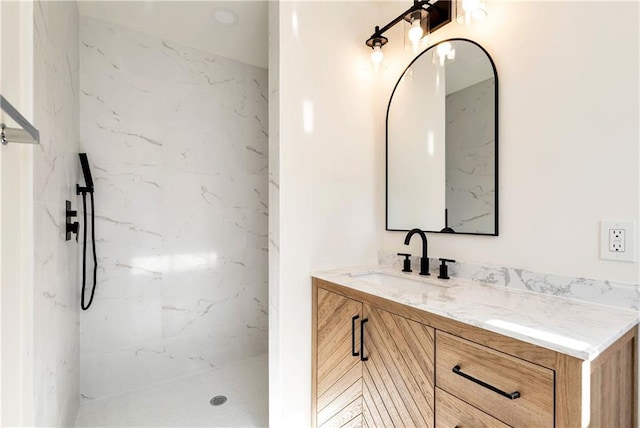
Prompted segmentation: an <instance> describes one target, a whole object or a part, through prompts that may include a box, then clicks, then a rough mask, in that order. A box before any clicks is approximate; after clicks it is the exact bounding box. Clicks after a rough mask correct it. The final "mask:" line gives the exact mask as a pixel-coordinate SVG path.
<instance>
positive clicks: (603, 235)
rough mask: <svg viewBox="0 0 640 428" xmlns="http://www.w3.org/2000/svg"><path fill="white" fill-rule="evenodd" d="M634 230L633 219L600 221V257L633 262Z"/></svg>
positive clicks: (634, 259)
mask: <svg viewBox="0 0 640 428" xmlns="http://www.w3.org/2000/svg"><path fill="white" fill-rule="evenodd" d="M635 231H636V225H635V222H633V221H601V222H600V258H601V259H607V260H619V261H625V262H635V261H636V257H635V236H636V232H635Z"/></svg>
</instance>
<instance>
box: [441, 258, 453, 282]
mask: <svg viewBox="0 0 640 428" xmlns="http://www.w3.org/2000/svg"><path fill="white" fill-rule="evenodd" d="M438 260H440V261H441V262H442V264H441V265H440V275H438V278H440V279H449V269H448V268H449V267H448V266H447V262H449V263H455V262H456V261H455V260H452V259H438Z"/></svg>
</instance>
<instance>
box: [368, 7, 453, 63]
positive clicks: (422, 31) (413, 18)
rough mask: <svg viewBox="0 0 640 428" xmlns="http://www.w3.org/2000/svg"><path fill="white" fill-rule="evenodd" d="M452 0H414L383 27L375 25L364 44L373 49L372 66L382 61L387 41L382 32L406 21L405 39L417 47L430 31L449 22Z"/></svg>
mask: <svg viewBox="0 0 640 428" xmlns="http://www.w3.org/2000/svg"><path fill="white" fill-rule="evenodd" d="M451 18H452V1H451V0H414V1H413V6H411V7H410V8H409V9H407V10H405V11H404V12H403V13H401V14H400V15H398V16H397V17H396V18H395V19H393V20H392V21H391V22H389V23H388V24H387V25H385V26H384V27H382V28H380V27H379V26H376V27H375V31H374V32H373V34H372V35H371V37H369V39H367V41H366V44H367V46H369V47H370V48H371V49H372V50H373V51H372V52H371V61H372V62H373V64H374V66H376V68H377V66H378V65H379V64H380V63H381V62H382V59H383V54H382V47H383V46H384V45H386V44H387V42H388V41H389V39H388V38H386V37H385V36H384V33H385V32H387V31H388V30H390V29H391V28H393V27H395V26H396V25H397V24H399V23H401V22H405V23H407V24H408V25H409V26H410V27H409V30H408V31H405V32H404V33H405V39H406V41H409V42H410V43H412V44H413V45H414V47H417V46H418V44H419V43H420V42H421V41H424V39H426V38H427V37H428V35H429V34H430V33H433V32H434V31H436V30H438V29H439V28H441V27H443V26H444V25H446V24H448V23H449V22H451Z"/></svg>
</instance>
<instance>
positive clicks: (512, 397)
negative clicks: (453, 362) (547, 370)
mask: <svg viewBox="0 0 640 428" xmlns="http://www.w3.org/2000/svg"><path fill="white" fill-rule="evenodd" d="M452 371H453V372H454V373H455V374H457V375H460V376H462V377H463V378H465V379H469V380H470V381H472V382H475V383H477V384H478V385H482V386H484V387H485V388H487V389H490V390H492V391H493V392H497V393H498V394H500V395H502V396H503V397H507V398H508V399H509V400H515V399H516V398H520V393H519V392H518V391H515V392H504V391H503V390H501V389H498V388H496V387H495V386H493V385H489V384H488V383H486V382H483V381H481V380H480V379H476V378H475V377H473V376H469V375H468V374H466V373H463V372H461V371H460V366H455V367H454V368H453V370H452Z"/></svg>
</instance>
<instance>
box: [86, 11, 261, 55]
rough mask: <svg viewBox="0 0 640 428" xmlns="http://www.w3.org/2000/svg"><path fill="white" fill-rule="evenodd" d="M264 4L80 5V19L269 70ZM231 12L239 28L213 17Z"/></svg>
mask: <svg viewBox="0 0 640 428" xmlns="http://www.w3.org/2000/svg"><path fill="white" fill-rule="evenodd" d="M267 4H268V2H267V1H241V0H236V1H158V0H156V1H153V0H146V1H79V2H78V9H79V11H80V15H82V16H89V17H91V18H95V19H99V20H102V21H106V22H109V23H112V24H116V25H121V26H123V27H128V28H132V29H134V30H136V31H140V32H142V33H146V34H151V35H154V36H158V37H160V38H163V39H165V40H169V41H173V42H177V43H180V44H183V45H186V46H190V47H193V48H196V49H201V50H204V51H207V52H211V53H214V54H216V55H220V56H224V57H227V58H232V59H235V60H238V61H242V62H244V63H247V64H251V65H255V66H258V67H262V68H267V64H268V55H267V39H268V27H267ZM219 8H226V9H231V10H232V11H234V12H235V13H236V14H237V15H238V17H239V21H238V24H237V25H234V26H227V25H223V24H220V23H218V22H217V21H216V20H215V19H214V18H213V13H214V11H215V10H217V9H219Z"/></svg>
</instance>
